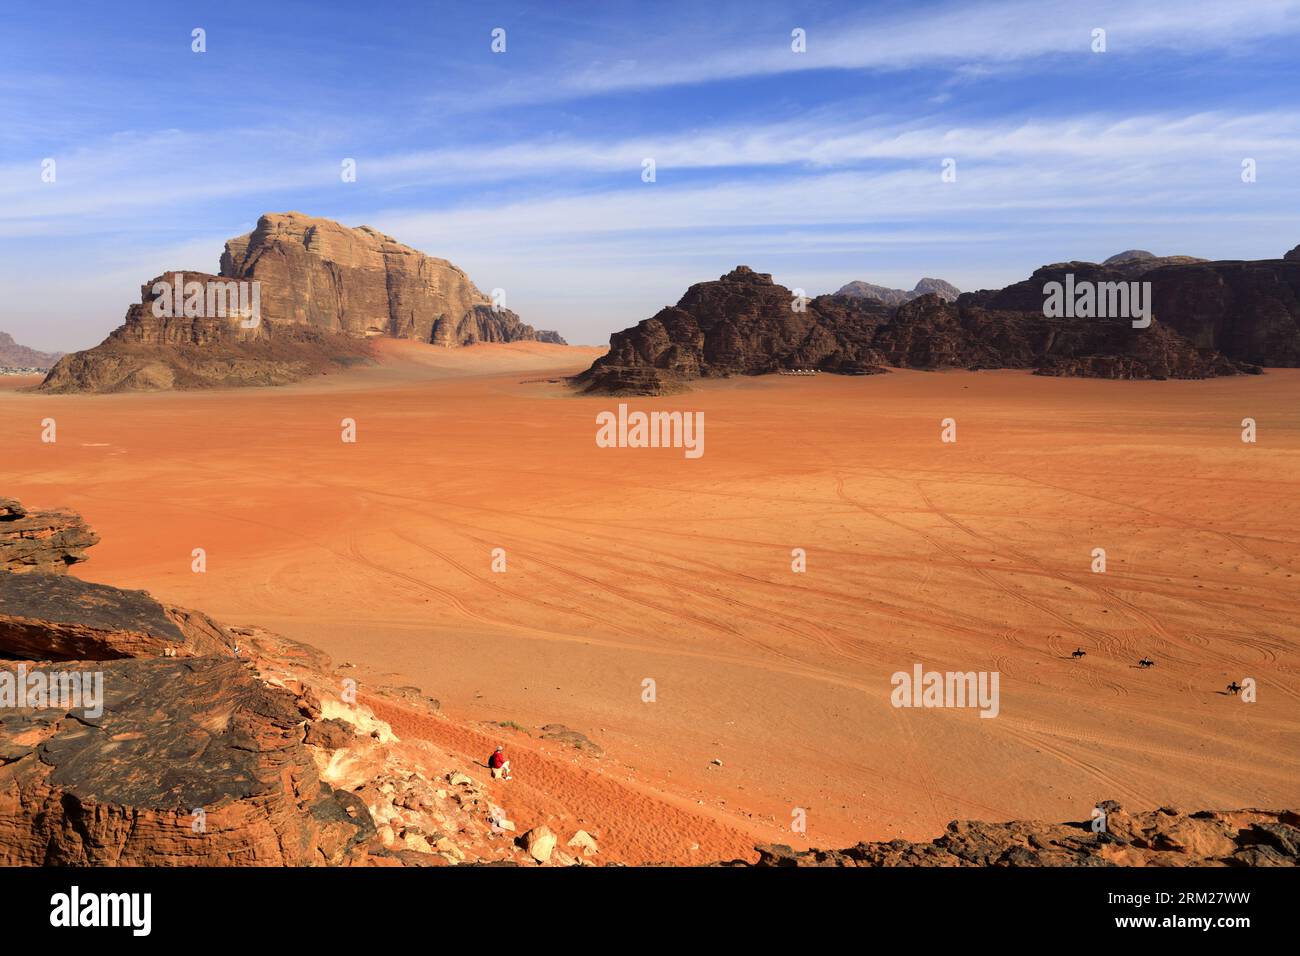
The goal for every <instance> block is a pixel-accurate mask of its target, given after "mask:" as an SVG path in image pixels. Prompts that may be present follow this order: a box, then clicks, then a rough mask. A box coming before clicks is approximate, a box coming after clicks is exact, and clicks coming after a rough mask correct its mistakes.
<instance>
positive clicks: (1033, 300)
mask: <svg viewBox="0 0 1300 956" xmlns="http://www.w3.org/2000/svg"><path fill="white" fill-rule="evenodd" d="M1115 258H1116V257H1111V259H1108V260H1107V261H1106V263H1103V264H1101V265H1098V264H1097V263H1094V262H1063V263H1056V264H1054V265H1050V266H1043V267H1042V268H1040V269H1038V270H1036V271H1035V272H1034V274H1033V275H1032V276H1030V277H1029V278H1028V279H1026V280H1024V281H1023V282H1017V283H1014V284H1013V285H1009V286H1007V287H1006V288H1005V289H1000V290H997V291H982V292H976V293H967V294H966V295H963V296H962V297H961V298H960V299H959V300H958V302H959V304H961V305H963V306H964V307H969V306H976V305H977V306H980V307H982V308H985V309H990V310H1007V311H1021V312H1038V313H1039V314H1041V311H1042V307H1043V298H1044V296H1043V286H1044V285H1045V284H1046V283H1048V282H1063V281H1064V280H1065V276H1066V275H1067V274H1073V276H1074V278H1075V282H1076V283H1078V282H1080V281H1083V280H1087V281H1092V282H1098V283H1101V282H1133V281H1140V282H1150V283H1151V300H1152V312H1153V314H1154V316H1155V319H1156V320H1157V321H1158V322H1159V323H1160V324H1161V325H1163V326H1165V327H1166V328H1167V329H1169V330H1171V331H1173V332H1175V333H1176V334H1177V335H1179V336H1180V337H1182V338H1183V339H1186V340H1187V342H1188V343H1189V344H1190V345H1191V346H1192V347H1193V348H1194V349H1199V350H1202V351H1210V350H1212V351H1215V352H1218V353H1220V354H1221V355H1223V356H1224V357H1225V358H1227V359H1228V360H1230V361H1232V362H1236V363H1239V364H1242V365H1253V366H1272V367H1278V368H1294V367H1296V366H1300V259H1287V258H1283V259H1261V260H1258V261H1251V262H1233V261H1223V262H1209V261H1206V260H1203V259H1194V258H1192V257H1190V256H1166V257H1163V258H1157V257H1151V258H1142V257H1141V256H1137V257H1136V258H1129V259H1126V260H1122V261H1119V262H1115V261H1113V260H1114V259H1115ZM1079 321H1096V320H1079Z"/></svg>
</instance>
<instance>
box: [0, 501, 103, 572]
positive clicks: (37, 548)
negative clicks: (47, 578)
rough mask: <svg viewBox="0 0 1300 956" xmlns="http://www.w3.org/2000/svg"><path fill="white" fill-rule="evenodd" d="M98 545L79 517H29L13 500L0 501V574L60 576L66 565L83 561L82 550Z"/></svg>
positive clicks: (38, 514)
mask: <svg viewBox="0 0 1300 956" xmlns="http://www.w3.org/2000/svg"><path fill="white" fill-rule="evenodd" d="M98 542H99V538H98V536H97V535H96V534H95V532H93V531H91V530H90V528H88V527H86V524H85V522H84V521H82V520H81V515H78V514H75V513H74V512H71V511H40V512H36V513H32V512H29V511H28V510H27V509H26V508H24V507H23V506H22V504H21V503H20V502H17V501H15V500H14V499H12V498H0V571H16V572H20V573H21V572H24V571H42V572H46V573H51V574H62V573H63V572H65V571H67V569H68V566H69V565H71V564H76V563H77V562H79V561H85V560H86V555H85V553H84V552H85V549H86V548H89V547H91V546H93V545H95V544H97V543H98Z"/></svg>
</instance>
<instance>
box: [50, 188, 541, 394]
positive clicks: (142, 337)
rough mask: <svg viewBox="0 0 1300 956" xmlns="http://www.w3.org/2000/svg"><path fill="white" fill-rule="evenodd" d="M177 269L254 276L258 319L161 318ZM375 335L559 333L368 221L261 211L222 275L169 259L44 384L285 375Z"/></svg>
mask: <svg viewBox="0 0 1300 956" xmlns="http://www.w3.org/2000/svg"><path fill="white" fill-rule="evenodd" d="M177 272H180V273H181V274H182V275H184V279H185V281H186V282H187V283H188V282H196V283H200V284H202V285H204V286H208V285H209V284H215V283H230V282H245V283H250V284H251V283H253V282H257V283H258V284H259V285H258V289H259V295H260V307H259V312H260V316H259V318H260V321H258V322H256V323H246V322H243V321H241V318H240V317H239V316H234V315H231V316H222V315H218V314H215V310H212V311H209V310H208V309H207V308H204V309H201V310H195V311H197V312H199V313H200V314H198V315H194V314H191V315H189V316H186V315H183V314H176V315H170V316H166V317H159V316H158V315H157V314H155V310H154V309H153V305H154V302H155V299H156V298H157V296H155V294H154V291H153V290H154V287H155V286H156V284H157V283H159V282H164V281H172V279H173V277H174V276H175V275H176V274H177ZM250 287H251V286H250ZM173 311H178V310H173ZM245 325H249V326H250V327H245ZM372 335H388V336H393V337H398V338H409V339H416V340H419V341H422V342H432V343H434V344H437V345H443V346H459V345H469V344H473V343H475V342H516V341H534V340H537V341H546V342H553V343H556V344H560V345H563V344H565V343H564V340H563V339H562V338H561V337H560V336H559V335H558V333H555V332H537V331H536V330H534V329H533V328H532V327H531V326H528V325H525V324H524V323H523V322H521V321H520V320H519V317H518V316H517V315H515V313H513V312H511V311H509V310H508V309H499V310H498V309H494V308H493V305H492V300H490V299H489V298H488V297H487V296H485V295H484V294H483V293H482V292H480V291H479V290H478V288H477V287H475V285H474V284H473V283H472V282H470V280H469V277H468V276H466V275H465V273H464V272H462V271H461V270H460V269H458V268H457V267H456V266H454V265H452V264H451V263H450V262H448V261H447V260H445V259H435V258H432V257H430V256H426V255H425V254H424V253H422V252H419V251H417V250H415V249H412V248H411V247H410V246H405V245H402V244H401V243H399V242H397V241H396V240H395V239H393V238H392V237H391V236H385V235H383V234H382V233H380V232H377V231H376V230H374V229H371V228H370V227H369V226H362V227H360V228H358V229H350V228H348V227H346V226H342V225H340V224H339V223H337V222H333V221H331V220H329V219H317V218H313V217H310V216H304V215H303V214H301V213H296V212H290V213H268V214H267V215H264V216H262V217H261V218H260V219H259V220H258V222H257V228H256V229H254V230H253V231H252V232H250V233H248V234H247V235H243V236H239V237H237V238H235V239H231V240H230V241H229V242H227V243H226V246H225V251H224V252H223V253H222V255H221V272H220V274H219V275H212V274H209V273H204V272H196V271H192V270H190V271H186V270H177V271H173V272H169V273H165V274H163V275H162V276H159V277H158V278H156V279H154V280H151V281H150V282H148V283H146V284H145V285H144V286H142V287H141V296H140V302H139V303H138V304H135V305H132V306H131V307H130V308H129V309H128V310H127V315H126V321H125V323H124V324H123V325H122V326H120V327H119V328H118V329H116V330H115V331H114V332H113V333H111V334H110V335H109V336H108V338H107V339H105V340H104V342H103V343H101V344H100V345H98V346H96V347H95V348H93V349H88V350H86V351H82V352H76V353H74V354H72V355H68V356H64V357H63V358H62V359H60V360H59V361H58V363H57V364H55V366H54V368H53V369H52V370H51V371H50V373H49V375H47V376H46V379H45V381H44V382H43V383H42V385H41V389H42V390H44V391H51V392H81V391H91V392H116V391H134V390H156V389H191V388H213V387H237V386H249V385H282V384H287V383H289V382H294V381H298V380H300V379H302V378H305V377H308V376H311V375H318V374H322V373H325V372H329V371H333V370H337V369H340V368H345V367H347V366H350V365H353V364H356V363H360V362H366V361H369V359H370V356H371V351H370V349H369V347H368V346H367V344H366V338H367V337H368V336H372Z"/></svg>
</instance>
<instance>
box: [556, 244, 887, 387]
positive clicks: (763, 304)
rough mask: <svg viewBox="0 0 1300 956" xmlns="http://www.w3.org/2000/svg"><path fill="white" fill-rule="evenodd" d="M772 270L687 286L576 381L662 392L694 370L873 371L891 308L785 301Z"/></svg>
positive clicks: (863, 302) (842, 300) (743, 269)
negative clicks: (878, 337)
mask: <svg viewBox="0 0 1300 956" xmlns="http://www.w3.org/2000/svg"><path fill="white" fill-rule="evenodd" d="M794 302H795V296H794V293H792V292H791V291H790V290H789V289H787V288H785V287H784V286H780V285H777V284H776V283H774V282H773V281H772V277H771V276H770V275H767V274H764V273H758V272H754V271H753V270H752V269H750V268H749V267H748V266H737V267H736V268H735V269H734V270H732V271H731V272H729V273H727V274H726V275H725V276H722V277H721V278H720V279H718V280H717V281H716V282H701V283H698V284H697V285H693V286H691V287H690V288H689V289H688V290H687V291H686V294H685V295H684V296H682V298H681V301H679V302H678V303H677V305H675V306H670V307H669V308H666V309H663V310H661V311H660V312H659V313H658V314H656V315H655V316H654V317H653V318H649V319H646V320H644V321H643V322H641V323H639V324H638V325H636V326H634V327H633V328H630V329H626V330H624V331H622V332H616V333H614V334H613V335H612V336H610V340H609V341H610V348H609V352H608V353H607V354H606V355H603V356H602V357H601V358H599V359H597V360H596V362H595V363H594V364H593V365H592V366H591V368H590V369H588V370H587V371H586V372H584V373H583V374H582V375H580V376H577V378H576V380H575V381H576V383H577V384H579V385H581V386H583V388H584V390H586V391H589V392H596V393H612V394H663V393H665V392H669V391H673V390H676V389H680V388H681V383H682V382H684V381H687V380H689V379H693V378H701V377H709V376H726V375H761V374H764V373H767V372H776V371H780V370H781V369H788V368H818V369H822V370H825V371H836V372H843V373H848V374H858V375H862V374H871V373H874V372H878V371H881V369H880V368H879V367H878V364H877V363H878V362H879V360H880V357H879V355H878V354H877V353H876V352H874V351H873V350H872V348H871V340H872V336H873V332H874V329H875V327H876V326H877V325H878V324H879V323H881V322H883V321H885V320H886V319H887V318H888V316H889V312H890V310H889V308H888V307H887V306H885V305H884V304H883V303H881V302H879V301H877V300H875V299H853V298H848V297H836V296H821V297H819V298H816V299H811V300H807V301H806V302H805V303H804V308H803V310H802V311H798V310H796V309H795V308H794V307H793V303H794Z"/></svg>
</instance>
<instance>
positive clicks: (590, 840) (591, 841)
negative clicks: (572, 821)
mask: <svg viewBox="0 0 1300 956" xmlns="http://www.w3.org/2000/svg"><path fill="white" fill-rule="evenodd" d="M565 845H566V846H568V847H571V848H572V849H575V850H579V851H581V852H582V855H583V856H593V855H594V854H596V853H599V852H600V851H599V849H598V848H597V847H596V839H595V837H593V836H592V835H591V834H590V833H588V832H587V831H586V830H579V831H578V832H577V833H575V834H574V835H573V839H571V840H570V841H569V842H568V843H567V844H565Z"/></svg>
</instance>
